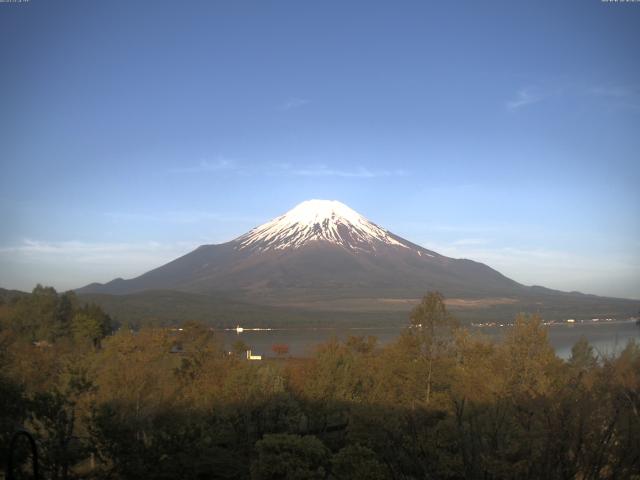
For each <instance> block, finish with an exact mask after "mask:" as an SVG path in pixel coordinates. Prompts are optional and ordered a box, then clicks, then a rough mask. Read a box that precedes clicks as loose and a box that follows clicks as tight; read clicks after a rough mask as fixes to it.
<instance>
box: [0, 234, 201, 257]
mask: <svg viewBox="0 0 640 480" xmlns="http://www.w3.org/2000/svg"><path fill="white" fill-rule="evenodd" d="M195 246H196V245H195V244H193V243H192V242H174V243H160V242H155V241H149V242H140V243H127V242H115V243H107V242H95V243H92V242H80V241H76V240H70V241H62V242H47V241H41V240H32V239H25V240H23V242H22V243H20V244H19V245H12V246H4V247H0V258H5V259H6V258H8V257H9V256H14V258H15V256H18V257H21V258H22V259H23V260H38V261H39V260H43V259H48V260H53V259H58V260H62V259H73V261H74V262H78V263H83V262H108V261H112V260H114V259H119V260H131V259H144V258H147V257H153V258H156V257H157V256H158V254H162V253H163V252H166V253H169V254H170V255H173V254H174V253H175V252H177V251H180V252H183V251H185V250H188V249H192V248H194V247H195Z"/></svg>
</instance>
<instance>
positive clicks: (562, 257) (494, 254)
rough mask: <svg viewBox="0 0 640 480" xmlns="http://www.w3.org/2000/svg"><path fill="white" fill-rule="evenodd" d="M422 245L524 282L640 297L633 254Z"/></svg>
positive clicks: (639, 270) (639, 272)
mask: <svg viewBox="0 0 640 480" xmlns="http://www.w3.org/2000/svg"><path fill="white" fill-rule="evenodd" d="M422 245H424V246H425V247H426V248H428V249H430V250H434V251H436V252H438V253H441V254H443V255H446V256H449V257H453V258H468V259H471V260H475V261H478V262H482V263H485V264H487V265H489V266H490V267H492V268H494V269H496V270H498V271H499V272H500V273H502V274H504V275H506V276H508V277H509V278H512V279H514V280H516V281H518V282H520V283H523V284H525V285H542V286H545V287H549V288H555V289H559V290H564V291H573V290H578V291H582V292H584V293H594V294H598V295H609V296H618V297H627V298H640V284H639V283H638V278H640V261H639V259H638V258H637V257H635V258H622V257H611V256H607V257H597V256H586V255H579V254H576V253H573V252H567V251H562V250H551V249H541V248H538V249H527V248H515V247H491V246H490V245H480V244H473V243H471V244H469V243H457V242H453V243H450V244H448V243H447V244H444V243H434V242H424V243H422Z"/></svg>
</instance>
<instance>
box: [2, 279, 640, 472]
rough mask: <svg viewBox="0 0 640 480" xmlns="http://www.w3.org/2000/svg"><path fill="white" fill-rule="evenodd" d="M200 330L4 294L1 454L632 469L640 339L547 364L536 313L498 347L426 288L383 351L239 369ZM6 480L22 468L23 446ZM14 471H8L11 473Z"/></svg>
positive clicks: (215, 464)
mask: <svg viewBox="0 0 640 480" xmlns="http://www.w3.org/2000/svg"><path fill="white" fill-rule="evenodd" d="M244 348H245V347H244V346H243V345H241V344H237V345H234V346H233V348H232V351H231V352H229V351H227V350H226V349H225V348H224V345H223V344H222V342H221V339H220V336H219V334H217V333H216V331H215V330H214V329H211V328H210V327H209V326H207V325H203V324H201V323H195V322H191V323H185V324H183V325H181V330H178V329H176V328H174V329H171V328H157V327H156V328H140V329H132V328H130V327H129V326H127V325H116V324H115V323H114V322H113V320H112V319H111V318H110V317H109V315H107V314H106V313H105V312H104V311H103V310H102V309H101V308H100V307H98V306H96V305H92V304H82V303H81V302H80V301H79V300H78V298H77V297H76V296H75V295H74V294H73V293H72V292H66V293H58V292H56V291H55V290H54V289H53V288H50V287H42V286H38V287H36V288H35V289H34V290H33V292H32V293H31V294H29V295H20V296H6V297H4V298H2V299H1V300H0V461H1V462H2V464H3V465H7V463H8V461H9V454H10V451H9V444H10V441H11V438H12V437H13V435H14V433H15V432H16V431H18V429H25V430H27V431H28V432H30V433H31V434H32V435H33V437H34V438H35V440H36V444H37V450H38V464H39V473H40V475H39V478H46V479H80V478H86V479H105V480H106V479H115V480H117V479H142V478H145V479H256V480H257V479H265V480H266V479H274V480H275V479H336V480H340V479H362V480H364V479H367V480H378V479H380V480H381V479H580V480H582V479H640V474H639V473H638V472H640V345H638V344H637V343H634V342H630V343H629V344H628V345H627V346H626V348H625V349H624V350H623V351H622V352H621V353H620V354H619V355H617V356H615V357H613V356H601V355H599V354H598V353H597V352H596V351H595V350H594V349H593V347H592V346H590V345H589V343H588V342H587V341H586V340H585V339H581V340H579V341H578V342H577V343H576V344H575V345H574V347H573V349H572V355H571V357H570V358H569V359H568V360H562V359H560V358H559V357H557V356H556V354H555V353H554V350H553V348H552V347H551V346H550V344H549V341H548V338H547V331H546V327H544V325H543V324H542V320H541V318H539V317H537V316H535V315H527V314H521V315H518V317H517V318H516V319H515V322H514V325H513V327H511V328H509V330H508V332H507V333H506V335H505V338H504V340H503V341H502V342H495V341H492V340H490V339H488V338H484V337H482V336H481V335H477V334H471V333H469V331H468V330H466V329H465V328H463V327H462V326H460V325H459V324H458V322H456V319H455V318H454V317H453V316H452V315H451V314H450V313H449V312H448V311H447V309H446V307H445V304H444V299H443V298H442V296H441V295H440V294H438V293H434V292H430V293H427V294H426V295H425V296H424V298H423V299H422V302H421V303H420V304H419V305H417V306H416V307H415V308H414V309H413V310H412V311H411V313H410V315H409V316H408V318H407V328H406V329H405V330H404V331H403V333H402V334H401V335H400V336H399V338H398V339H397V341H395V342H394V343H392V344H389V345H385V346H380V345H378V344H377V341H376V339H375V338H374V337H350V338H348V339H347V340H346V341H344V342H340V341H338V340H331V341H329V342H325V343H323V344H320V345H318V347H317V349H316V351H315V353H314V355H313V356H312V357H310V358H293V357H289V356H287V354H286V351H284V350H283V352H282V353H283V355H280V357H279V358H274V359H267V360H262V361H249V360H247V358H246V355H245V352H244ZM16 445H17V447H16V448H15V449H14V451H13V452H12V458H13V470H12V473H11V475H13V477H12V478H31V475H32V461H31V460H32V458H31V454H30V450H29V448H28V443H27V442H26V440H24V439H21V440H20V441H19V442H18V443H17V444H16ZM7 473H9V472H7Z"/></svg>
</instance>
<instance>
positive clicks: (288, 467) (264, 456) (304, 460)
mask: <svg viewBox="0 0 640 480" xmlns="http://www.w3.org/2000/svg"><path fill="white" fill-rule="evenodd" d="M256 453H257V458H256V460H255V461H254V462H253V463H252V465H251V478H252V479H253V480H316V479H317V480H320V479H324V478H325V477H326V475H327V466H328V464H329V449H328V448H327V447H325V446H324V444H323V443H322V442H321V441H320V440H319V439H318V438H316V437H314V436H313V435H307V436H300V435H291V434H286V433H278V434H268V435H265V436H264V437H263V438H262V440H258V441H257V442H256Z"/></svg>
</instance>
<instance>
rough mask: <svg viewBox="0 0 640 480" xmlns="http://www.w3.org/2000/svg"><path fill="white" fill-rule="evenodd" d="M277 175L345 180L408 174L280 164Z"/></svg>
mask: <svg viewBox="0 0 640 480" xmlns="http://www.w3.org/2000/svg"><path fill="white" fill-rule="evenodd" d="M276 170H277V171H276V173H281V174H286V175H293V176H299V177H343V178H379V177H402V176H405V175H406V174H407V173H406V172H405V171H404V170H401V169H397V170H371V169H369V168H366V167H357V168H355V169H340V168H332V167H329V166H327V165H314V166H308V167H293V166H291V165H287V164H284V165H283V164H280V165H279V166H277V167H276Z"/></svg>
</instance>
